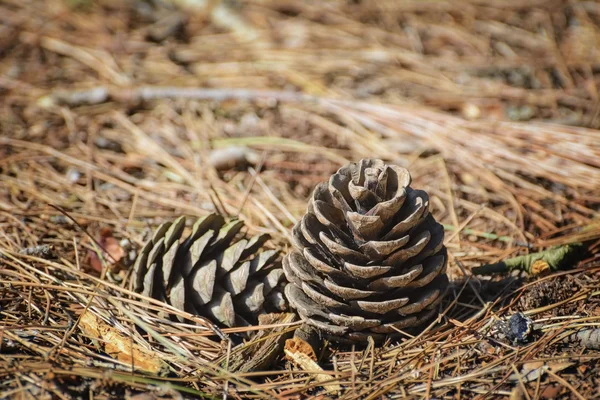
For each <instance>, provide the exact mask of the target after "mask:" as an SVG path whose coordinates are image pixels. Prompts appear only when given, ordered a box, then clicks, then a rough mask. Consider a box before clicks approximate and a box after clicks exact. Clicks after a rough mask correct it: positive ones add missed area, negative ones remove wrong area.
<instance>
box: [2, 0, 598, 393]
mask: <svg viewBox="0 0 600 400" xmlns="http://www.w3.org/2000/svg"><path fill="white" fill-rule="evenodd" d="M599 60H600V3H596V2H592V1H581V2H578V1H558V0H557V1H554V0H550V1H546V0H544V1H514V0H469V1H442V0H439V1H430V0H425V1H416V0H415V1H402V2H400V1H388V0H381V1H360V0H357V1H351V0H330V1H291V0H247V1H236V0H229V1H225V0H223V1H218V0H217V1H211V0H172V1H142V0H131V1H117V0H99V1H96V2H92V1H89V0H48V1H43V2H42V1H32V0H25V1H23V0H0V398H20V399H27V398H36V399H46V398H48V399H50V398H52V399H68V398H86V399H92V398H94V399H107V398H131V399H134V398H135V399H137V400H142V399H157V398H164V399H167V398H173V399H178V398H224V397H225V395H226V396H228V398H234V399H235V398H269V399H270V398H305V397H308V396H313V397H315V398H344V399H359V398H360V399H387V398H439V399H442V398H444V399H450V398H478V399H482V398H502V397H507V398H510V399H528V400H529V399H537V398H545V399H550V398H569V399H571V398H573V399H574V398H578V399H591V398H600V392H599V389H598V388H599V387H600V370H599V369H598V368H597V367H596V365H597V363H598V359H599V358H600V350H599V349H600V331H599V330H598V329H600V280H599V277H600V261H599V259H598V256H597V252H598V240H599V239H600V217H599V216H600V131H599V130H598V129H599V128H600V93H599V90H600V89H599V88H600V61H599ZM364 157H376V158H381V159H384V160H386V161H388V162H391V163H395V164H398V165H401V166H404V167H406V168H408V169H409V170H410V172H411V174H412V177H413V184H412V185H413V186H414V187H417V188H419V189H423V190H426V191H427V192H428V193H429V195H430V204H431V209H432V212H433V214H434V216H435V217H436V218H437V219H438V221H440V222H441V223H443V224H444V227H445V229H446V236H445V244H446V246H447V248H448V250H449V253H450V262H449V268H448V274H449V276H450V278H451V286H450V288H449V292H448V296H447V299H446V301H445V302H444V303H443V304H442V305H441V306H440V317H439V318H438V319H437V320H436V321H435V322H434V323H433V324H431V325H429V326H427V327H426V328H425V329H424V330H421V331H418V332H413V333H412V334H410V333H406V338H405V339H402V340H400V341H396V342H388V343H385V344H382V345H374V344H369V345H367V346H366V347H360V346H354V347H351V346H342V345H337V344H335V343H329V344H328V345H327V349H326V350H327V351H325V352H323V354H321V355H319V359H318V365H319V369H318V370H312V371H309V370H307V369H306V368H305V367H303V366H302V365H299V364H298V363H297V362H294V360H290V359H286V358H285V357H283V355H281V356H280V357H278V358H277V360H276V361H275V363H274V364H273V365H272V366H271V367H270V368H268V369H267V370H265V371H252V372H244V373H242V372H235V371H229V370H228V369H227V365H226V364H225V365H224V364H223V363H222V362H221V361H220V360H222V359H223V357H226V356H227V354H230V352H231V351H232V342H231V340H229V339H228V338H229V337H230V336H231V335H234V334H235V333H236V332H239V330H240V329H224V330H223V333H224V335H225V336H224V337H223V338H221V339H219V338H216V339H215V336H214V332H213V330H212V329H211V327H210V326H207V325H206V324H202V323H199V324H198V325H195V324H191V323H190V324H184V323H167V322H165V321H164V320H161V319H160V318H156V317H151V315H152V314H151V312H152V310H154V311H156V310H157V309H158V310H160V308H161V304H162V303H160V302H153V303H151V304H148V303H145V302H143V301H141V297H140V295H136V294H134V293H131V292H130V291H128V290H127V285H126V281H125V280H122V278H123V276H127V272H128V270H127V266H128V262H129V261H131V259H132V258H133V257H134V256H135V254H136V251H137V250H138V249H139V248H140V247H141V246H142V245H143V243H144V242H145V241H146V240H147V239H148V238H149V237H150V235H151V232H152V230H153V229H154V228H156V227H157V226H158V225H159V224H160V223H161V222H164V221H170V220H173V219H175V218H176V217H178V216H180V215H190V216H202V215H207V214H208V213H210V212H219V213H222V214H224V215H228V216H237V217H239V218H241V219H242V220H244V222H245V223H246V226H247V229H248V230H249V231H250V232H253V233H257V232H263V233H268V234H270V235H271V237H272V241H271V246H273V247H276V248H280V249H283V251H284V252H285V250H286V249H287V248H289V246H290V244H289V243H290V242H289V234H290V228H291V227H292V226H293V224H294V223H295V222H296V221H297V220H298V219H299V218H300V217H301V216H302V215H303V213H304V212H305V210H306V204H307V200H308V198H309V195H310V193H311V191H312V189H313V188H314V187H315V185H316V184H317V183H319V182H322V181H325V180H327V179H328V177H329V175H330V174H332V173H333V172H335V171H336V170H337V169H338V168H339V167H340V166H341V165H343V164H345V163H347V162H349V161H357V160H359V159H361V158H364ZM97 242H99V243H100V244H101V245H103V246H104V247H108V248H109V252H112V253H111V254H115V253H118V254H119V258H122V260H121V262H120V263H119V266H124V267H125V268H124V269H123V270H122V271H118V270H116V268H114V267H115V266H114V265H112V264H111V262H110V261H106V260H104V261H102V260H101V259H100V258H99V256H98V254H99V250H98V244H97ZM579 242H582V243H585V244H586V246H587V248H588V253H587V254H586V255H585V256H584V257H579V259H578V260H577V262H572V263H571V264H570V265H567V266H565V265H562V266H561V269H560V270H554V269H553V268H552V266H551V265H550V266H548V265H542V268H541V272H540V271H530V272H532V273H530V274H527V273H523V272H519V271H516V272H513V273H499V274H494V275H473V274H472V273H471V271H472V269H473V268H476V267H479V266H481V265H485V264H490V263H495V262H498V261H500V260H507V259H511V258H514V257H516V256H519V255H524V254H529V253H535V252H539V251H545V250H547V249H549V248H552V247H554V246H565V245H569V244H572V243H579ZM538 266H539V265H538ZM539 269H540V268H538V270H539ZM538 272H539V273H538ZM518 312H521V313H522V316H520V315H521V314H517V313H518ZM515 315H516V316H517V317H519V318H524V319H526V320H527V321H529V322H530V323H532V324H533V325H531V331H530V332H529V333H524V334H523V337H522V338H521V339H522V340H516V339H515V338H512V339H511V337H510V335H506V334H503V333H502V327H503V326H507V325H506V324H507V321H510V320H511V317H512V318H513V319H514V318H515ZM295 326H297V324H296V325H293V324H292V325H291V327H295ZM271 328H272V327H271ZM265 329H266V328H265ZM505 333H506V332H505ZM509 333H510V332H509ZM123 343H124V344H125V348H121V349H119V351H120V352H121V353H122V354H130V355H131V354H132V352H133V354H134V358H136V360H135V362H136V363H137V366H138V367H137V368H134V369H133V371H132V360H131V359H129V360H127V359H126V358H122V357H121V356H119V355H115V354H117V353H115V352H114V350H113V351H112V352H111V351H110V350H109V346H110V345H114V346H117V345H119V344H123ZM144 357H146V358H144ZM144 363H147V364H144ZM315 371H316V372H315Z"/></svg>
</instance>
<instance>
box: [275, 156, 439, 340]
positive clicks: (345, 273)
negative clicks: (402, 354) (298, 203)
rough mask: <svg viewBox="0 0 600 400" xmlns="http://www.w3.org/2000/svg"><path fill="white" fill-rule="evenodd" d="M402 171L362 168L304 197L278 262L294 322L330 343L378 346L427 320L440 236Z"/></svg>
mask: <svg viewBox="0 0 600 400" xmlns="http://www.w3.org/2000/svg"><path fill="white" fill-rule="evenodd" d="M410 181H411V180H410V174H409V173H408V171H407V170H406V169H404V168H400V167H398V166H395V165H386V164H385V163H384V162H383V161H381V160H376V159H364V160H361V161H360V163H358V164H356V163H351V164H349V165H347V166H344V167H342V168H340V169H339V170H338V172H337V173H335V174H334V175H333V176H332V177H331V178H330V180H329V183H321V184H319V185H318V186H317V187H316V189H315V190H314V192H313V195H312V198H311V200H310V202H309V205H308V210H307V213H306V214H305V215H304V217H303V218H302V220H301V221H300V222H299V223H298V224H296V226H295V227H294V229H293V239H294V247H295V250H293V251H292V252H291V253H289V254H288V255H287V256H286V257H285V258H284V261H283V269H284V271H285V275H286V277H287V279H288V281H289V282H290V284H288V285H287V287H286V289H285V294H286V297H287V299H288V301H289V302H290V305H291V306H292V307H294V308H295V309H296V310H297V311H298V313H299V315H300V317H301V318H302V319H303V320H304V321H305V323H308V324H310V325H313V326H315V327H317V328H318V329H319V330H321V331H322V332H323V333H325V334H326V335H327V336H329V337H331V338H333V339H337V340H343V341H345V340H351V341H365V340H366V339H367V338H368V337H369V336H371V337H373V338H374V339H375V340H382V339H384V338H385V337H386V336H396V335H397V334H398V329H405V328H408V327H413V326H417V325H420V324H423V323H424V322H427V321H428V320H430V319H431V318H432V317H433V316H434V315H436V314H437V305H438V304H439V302H440V301H441V299H442V297H443V294H444V293H445V289H446V287H447V284H448V279H447V277H446V274H445V270H446V263H447V253H446V249H445V247H444V245H443V239H444V230H443V227H442V226H441V225H440V224H439V223H437V222H436V221H435V220H434V218H433V216H431V214H430V213H429V210H428V208H429V200H428V196H427V193H425V192H424V191H421V190H415V189H412V188H411V187H409V185H410Z"/></svg>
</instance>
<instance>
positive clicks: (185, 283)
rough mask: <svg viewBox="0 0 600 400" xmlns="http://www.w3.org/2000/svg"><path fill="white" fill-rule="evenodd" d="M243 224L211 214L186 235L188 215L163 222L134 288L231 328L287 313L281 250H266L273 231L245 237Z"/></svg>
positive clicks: (143, 254) (145, 251)
mask: <svg viewBox="0 0 600 400" xmlns="http://www.w3.org/2000/svg"><path fill="white" fill-rule="evenodd" d="M243 225H244V224H243V222H242V221H239V220H234V221H231V222H229V223H225V219H224V218H223V217H221V216H219V215H216V214H212V215H209V216H207V217H204V218H200V219H199V220H198V221H196V223H195V224H194V226H193V228H192V232H191V234H190V235H189V236H187V237H185V238H183V237H182V235H183V231H184V227H185V218H184V217H181V218H178V219H177V220H175V221H174V222H173V223H170V222H168V223H164V224H162V225H161V226H160V227H159V228H158V229H157V230H156V232H155V233H154V236H153V237H152V239H151V240H149V241H148V242H147V243H146V245H145V246H144V247H143V248H142V250H141V251H140V253H139V255H138V257H137V259H136V262H135V265H134V267H133V281H132V289H133V290H134V291H136V292H138V293H142V294H144V295H146V296H148V297H152V298H155V299H158V300H162V301H165V302H167V303H169V304H171V305H172V306H174V307H176V308H178V309H180V310H184V311H187V312H189V313H191V314H194V315H201V316H203V317H206V318H208V319H209V320H211V321H212V322H214V323H216V324H217V325H220V326H226V327H232V326H247V325H256V324H257V317H258V315H259V314H262V313H266V312H275V311H283V310H284V309H285V299H284V298H283V294H282V292H283V282H281V281H284V280H283V279H281V278H282V277H283V270H282V269H281V264H280V263H277V262H276V261H277V259H278V256H279V253H278V252H277V251H275V250H263V251H261V248H262V246H263V244H264V243H265V241H266V240H267V239H268V235H259V236H256V237H253V238H251V239H249V240H247V239H245V238H243V235H241V234H240V230H241V229H242V227H243ZM240 236H242V237H240ZM181 239H183V240H181Z"/></svg>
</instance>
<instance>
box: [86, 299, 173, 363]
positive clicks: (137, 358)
mask: <svg viewBox="0 0 600 400" xmlns="http://www.w3.org/2000/svg"><path fill="white" fill-rule="evenodd" d="M79 328H80V329H81V330H82V331H83V333H84V334H85V335H86V336H88V337H90V338H92V339H97V340H98V342H99V346H100V347H101V349H102V351H104V352H105V353H106V354H108V355H109V356H111V357H113V358H115V359H116V360H119V361H121V362H123V363H125V364H127V365H133V368H134V369H136V370H142V371H146V372H150V373H152V374H155V375H163V374H164V373H166V372H167V365H166V364H165V363H164V362H163V361H162V360H161V359H160V357H158V356H157V354H156V353H154V352H151V351H149V350H147V349H144V348H143V347H140V346H139V345H138V344H136V343H134V342H133V339H132V338H130V337H127V336H126V335H124V334H123V333H122V332H120V331H118V330H117V329H116V328H115V327H114V326H111V325H109V324H107V323H106V322H104V321H103V320H102V319H101V318H99V317H97V316H95V315H94V314H92V313H91V312H90V311H87V312H86V313H85V314H83V315H82V316H81V319H80V321H79Z"/></svg>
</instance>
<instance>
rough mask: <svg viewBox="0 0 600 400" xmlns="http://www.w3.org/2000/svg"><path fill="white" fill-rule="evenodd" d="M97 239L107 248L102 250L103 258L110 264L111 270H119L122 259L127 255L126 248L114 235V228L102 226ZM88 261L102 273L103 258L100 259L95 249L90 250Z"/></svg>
mask: <svg viewBox="0 0 600 400" xmlns="http://www.w3.org/2000/svg"><path fill="white" fill-rule="evenodd" d="M97 240H98V243H99V244H100V246H102V247H101V248H102V249H104V250H106V251H102V258H103V259H104V261H105V262H106V263H107V264H108V269H109V271H111V272H118V271H119V270H120V269H121V260H122V259H123V257H125V250H124V249H123V248H122V247H121V245H120V244H119V241H118V240H117V239H115V237H114V236H113V233H112V229H110V228H109V227H105V228H102V230H101V231H100V237H99V238H98V239H97ZM88 262H89V265H90V267H92V269H93V270H95V271H98V272H99V273H102V269H103V265H102V260H100V257H98V254H97V253H96V252H95V251H92V250H90V251H89V253H88Z"/></svg>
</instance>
